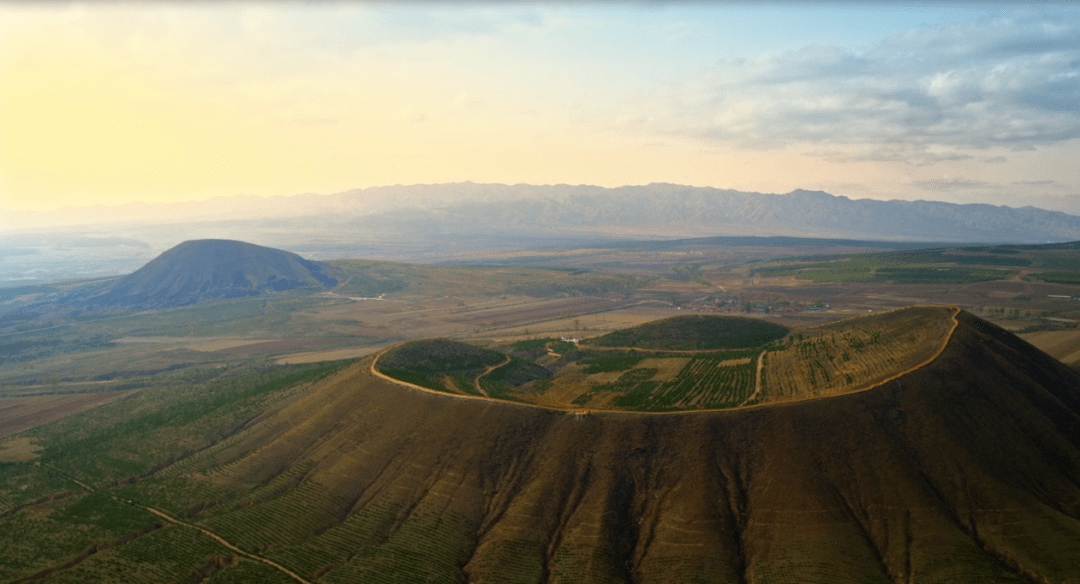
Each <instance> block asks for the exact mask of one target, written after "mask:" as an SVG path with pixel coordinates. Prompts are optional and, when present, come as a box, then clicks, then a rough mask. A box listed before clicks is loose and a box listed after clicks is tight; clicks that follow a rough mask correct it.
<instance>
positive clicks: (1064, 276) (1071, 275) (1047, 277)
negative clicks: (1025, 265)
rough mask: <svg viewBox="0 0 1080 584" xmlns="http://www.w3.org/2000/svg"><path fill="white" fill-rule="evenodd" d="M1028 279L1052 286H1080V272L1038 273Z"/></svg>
mask: <svg viewBox="0 0 1080 584" xmlns="http://www.w3.org/2000/svg"><path fill="white" fill-rule="evenodd" d="M1028 278H1031V279H1033V280H1042V281H1043V282H1049V283H1051V284H1080V272H1037V273H1034V274H1031V275H1029V276H1028Z"/></svg>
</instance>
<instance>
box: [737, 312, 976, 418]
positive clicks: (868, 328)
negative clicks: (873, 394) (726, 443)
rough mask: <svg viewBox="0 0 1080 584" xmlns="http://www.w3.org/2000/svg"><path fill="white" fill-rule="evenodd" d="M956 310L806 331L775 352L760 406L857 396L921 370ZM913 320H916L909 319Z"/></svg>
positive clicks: (767, 369) (767, 367) (890, 315)
mask: <svg viewBox="0 0 1080 584" xmlns="http://www.w3.org/2000/svg"><path fill="white" fill-rule="evenodd" d="M952 312H953V310H952V309H950V308H941V309H939V310H925V309H924V310H922V311H912V310H906V309H902V310H898V311H894V313H888V314H883V315H881V317H880V318H876V319H863V320H861V325H860V326H846V325H845V324H844V323H834V324H832V325H828V326H825V327H821V328H818V329H808V330H803V331H800V332H799V333H796V334H795V335H793V336H790V337H788V345H787V346H786V347H784V348H782V349H779V350H775V351H769V354H768V359H767V360H766V365H765V371H764V372H763V373H764V375H763V377H764V379H766V380H767V381H766V382H765V383H763V389H762V395H761V396H760V397H759V399H758V400H757V401H758V402H769V401H782V400H786V399H795V398H807V397H818V396H825V395H833V394H838V393H845V392H849V391H854V390H856V389H859V388H862V387H867V386H870V385H873V384H875V383H878V382H880V381H883V380H885V379H887V378H889V377H892V376H894V375H896V374H898V373H900V372H902V371H906V370H908V369H910V368H912V367H915V366H917V365H919V364H921V363H923V362H925V361H926V360H928V359H930V358H931V357H933V356H934V355H936V354H937V353H938V351H939V350H940V349H941V348H942V347H943V346H944V344H945V343H946V342H947V341H948V338H949V334H950V333H951V331H952V325H953V324H955V321H954V320H953V319H951V318H947V316H948V315H949V314H951V313H952ZM905 314H906V315H907V316H912V315H914V316H913V317H911V318H905Z"/></svg>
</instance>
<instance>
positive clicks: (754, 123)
mask: <svg viewBox="0 0 1080 584" xmlns="http://www.w3.org/2000/svg"><path fill="white" fill-rule="evenodd" d="M1078 96H1080V9H1078V8H1077V7H1075V6H1073V5H1068V4H1063V5H1047V4H1032V5H1010V4H1003V3H990V4H985V5H983V4H978V3H974V2H964V3H956V4H946V5H936V4H903V3H886V4H884V5H883V6H877V7H874V6H866V5H862V4H856V3H836V4H805V5H804V4H785V3H779V4H764V5H754V4H734V3H733V4H727V3H718V4H715V5H714V4H708V3H685V4H683V3H658V4H651V3H632V4H620V3H597V4H588V5H570V4H538V5H530V4H516V3H511V4H508V5H502V4H482V3H481V4H465V5H455V4H444V3H436V4H412V3H406V4H405V5H403V6H399V5H391V4H381V3H349V2H343V3H338V2H329V3H315V4H286V3H266V4H260V3H248V2H237V3H229V2H226V3H221V4H195V5H184V4H179V3H177V4H172V3H161V4H136V3H117V4H100V3H93V4H78V3H76V4H64V3H47V4H46V5H45V6H41V7H38V6H34V5H32V4H30V3H10V4H3V3H0V208H8V209H30V210H47V209H54V208H58V207H61V206H65V205H86V204H98V203H103V204H120V203H127V202H132V201H148V202H154V201H183V200H199V199H206V198H209V197H214V196H227V195H238V194H253V195H263V196H268V195H292V194H299V193H304V192H319V193H332V192H340V191H344V190H348V189H352V188H359V187H368V186H378V185H388V184H399V183H400V184H413V183H443V182H457V181H465V180H471V181H475V182H500V183H509V184H513V183H533V184H554V183H570V184H596V185H602V186H620V185H626V184H647V183H651V182H672V183H680V184H689V185H697V186H714V187H719V188H734V189H740V190H752V191H762V192H788V191H791V190H793V189H797V188H804V189H821V190H826V191H828V192H831V193H833V194H837V195H845V196H848V197H851V198H866V197H870V198H902V199H935V200H946V201H954V202H964V203H966V202H986V203H992V204H1007V205H1010V206H1023V205H1035V206H1040V207H1044V208H1050V209H1061V210H1067V211H1068V210H1072V212H1080V202H1077V200H1078V199H1080V164H1078V163H1077V161H1078V160H1080V148H1078V144H1080V141H1078V138H1080V99H1078Z"/></svg>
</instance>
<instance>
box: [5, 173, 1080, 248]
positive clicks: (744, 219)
mask: <svg viewBox="0 0 1080 584" xmlns="http://www.w3.org/2000/svg"><path fill="white" fill-rule="evenodd" d="M5 214H6V215H7V216H8V219H9V221H10V222H11V225H19V226H22V227H25V226H34V225H45V224H52V225H75V224H78V223H83V224H93V223H108V222H112V223H116V221H117V218H123V219H122V220H123V221H127V222H136V223H169V224H194V223H197V224H206V223H208V222H216V223H220V222H225V221H229V222H236V221H240V222H243V224H244V229H245V236H244V237H243V238H244V239H249V240H250V239H259V240H260V241H266V240H265V239H264V238H255V237H252V236H251V235H250V234H251V233H252V231H255V232H261V233H266V234H275V235H276V236H278V237H279V238H280V237H285V235H284V234H282V228H283V227H284V226H286V225H287V226H288V227H289V230H290V231H292V232H293V233H295V230H296V229H301V230H304V231H311V232H312V233H318V234H319V235H321V236H323V237H328V236H329V237H336V239H338V240H341V239H347V238H348V236H349V235H350V234H352V235H353V236H354V237H366V238H378V237H385V236H388V235H402V234H408V235H410V236H411V237H415V238H421V239H423V238H428V239H432V238H438V237H440V236H446V235H469V236H475V235H485V234H490V235H497V236H500V237H503V238H505V237H514V236H517V237H522V236H539V235H549V236H550V235H559V236H578V237H580V236H582V235H586V234H587V235H593V236H600V235H606V236H620V237H630V238H637V237H652V238H656V237H661V238H666V237H699V236H708V235H789V236H802V237H847V238H861V239H879V240H880V239H889V240H932V241H955V242H1012V243H1046V242H1058V241H1070V240H1077V239H1080V217H1078V216H1075V215H1068V214H1066V213H1061V212H1057V211H1046V210H1043V209H1037V208H1034V207H1023V208H1012V207H1003V206H994V205H986V204H966V205H960V204H955V203H944V202H935V201H901V200H893V201H878V200H871V199H857V200H853V199H849V198H847V197H842V196H834V195H831V194H829V193H825V192H822V191H806V190H795V191H792V192H790V193H787V194H767V193H754V192H743V191H735V190H726V189H716V188H710V187H690V186H683V185H674V184H664V183H657V184H650V185H644V186H626V187H619V188H611V189H609V188H603V187H597V186H587V185H579V186H574V185H545V186H534V185H501V184H475V183H454V184H442V185H411V186H401V185H397V186H387V187H373V188H369V189H357V190H352V191H346V192H343V193H337V194H332V195H315V194H305V195H296V196H292V197H270V198H262V197H252V196H245V197H219V198H216V199H210V200H207V201H198V202H188V203H169V204H143V203H138V204H130V205H123V206H119V207H104V206H98V207H81V208H69V209H66V210H60V211H56V212H52V213H31V212H7V213H5ZM234 227H235V226H234ZM9 229H10V228H9ZM230 237H236V236H235V235H230ZM271 243H273V244H274V245H281V244H280V243H277V242H271Z"/></svg>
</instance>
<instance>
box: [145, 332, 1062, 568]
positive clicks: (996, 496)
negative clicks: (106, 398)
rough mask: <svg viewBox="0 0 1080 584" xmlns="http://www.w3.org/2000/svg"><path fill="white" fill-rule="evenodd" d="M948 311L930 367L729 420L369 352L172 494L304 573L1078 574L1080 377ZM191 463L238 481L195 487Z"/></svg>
mask: <svg viewBox="0 0 1080 584" xmlns="http://www.w3.org/2000/svg"><path fill="white" fill-rule="evenodd" d="M957 320H958V325H957V327H956V329H955V331H954V333H953V334H952V335H951V336H950V338H949V341H948V343H947V345H946V346H945V348H944V350H943V351H941V353H940V354H939V355H938V356H937V357H936V358H935V359H933V360H932V361H931V362H929V364H927V365H925V366H923V367H920V368H918V369H916V370H914V371H912V372H910V373H907V374H905V375H902V376H900V377H898V378H896V379H892V380H890V381H887V382H885V383H884V384H882V385H880V386H877V387H875V388H873V389H871V390H869V391H863V392H859V393H850V394H845V395H837V396H833V397H829V398H826V399H816V400H810V401H802V402H796V403H786V404H778V405H766V406H761V407H756V408H749V409H742V410H734V411H713V412H684V413H674V414H662V415H654V414H635V413H593V414H590V415H584V416H582V415H578V414H574V413H567V412H559V411H554V410H549V409H543V408H537V407H531V406H523V405H517V404H509V403H498V402H492V401H487V400H481V399H475V398H474V399H462V398H459V397H455V396H450V395H443V394H439V393H433V392H426V391H422V390H419V389H414V388H409V387H406V386H403V385H400V384H396V383H393V382H390V381H386V380H383V379H380V378H376V377H373V376H372V375H371V374H370V372H369V369H368V368H369V366H370V362H371V360H370V359H368V360H365V361H362V362H359V363H357V364H356V365H354V366H353V367H352V368H351V369H349V370H346V371H343V372H342V373H340V374H338V375H337V376H336V377H334V378H332V379H330V380H328V381H326V382H324V383H323V384H322V385H320V386H318V387H315V388H313V389H311V390H309V391H305V392H303V393H302V394H298V395H299V397H298V398H296V399H295V400H293V401H291V402H290V403H288V404H282V405H280V406H278V407H277V409H275V411H272V412H270V411H268V412H266V413H265V414H263V415H260V416H259V417H258V418H257V419H255V420H254V421H252V423H250V424H249V425H247V426H246V427H244V428H243V429H242V430H240V431H238V432H237V433H236V434H234V435H232V436H231V437H230V438H229V439H228V440H224V441H222V442H221V443H220V444H218V445H215V446H212V447H210V448H208V449H207V450H204V451H202V452H200V453H199V454H198V458H197V459H195V460H193V461H192V462H187V463H185V465H186V466H183V468H184V469H185V470H183V471H177V472H178V473H179V474H174V475H172V476H174V477H175V478H174V479H169V480H174V481H175V484H176V488H175V489H172V490H170V492H171V493H174V495H173V496H176V497H187V498H189V499H190V501H188V502H189V503H190V504H191V505H192V509H194V510H195V511H197V513H195V514H194V516H193V517H191V518H190V519H189V521H191V522H192V523H194V524H196V525H199V526H201V527H204V528H206V529H210V530H212V531H213V532H215V533H221V534H227V535H228V537H229V538H232V539H233V540H234V541H235V543H236V544H237V545H239V546H240V547H241V548H243V549H246V550H266V551H265V554H266V555H267V557H270V558H272V559H274V560H275V561H277V562H279V563H281V564H283V565H285V566H288V567H290V569H293V570H296V571H297V572H298V573H300V574H301V575H302V576H304V577H307V578H310V579H312V581H314V580H315V579H316V576H317V577H318V581H320V582H339V581H340V582H346V581H363V582H366V581H374V582H381V581H389V580H386V575H387V574H393V575H394V576H395V577H396V578H398V580H399V581H416V582H420V581H431V582H435V581H439V582H442V581H446V582H466V581H467V582H530V583H547V582H552V583H556V582H635V583H642V584H644V583H661V584H664V583H671V584H676V583H679V584H682V583H686V582H719V583H726V582H730V583H732V584H736V583H743V582H771V583H792V584H794V583H799V584H814V583H821V584H835V583H840V582H851V583H854V582H859V583H880V584H890V583H895V582H919V583H951V582H983V583H1021V582H1034V581H1039V582H1043V581H1045V582H1056V583H1064V582H1077V581H1080V374H1078V373H1077V372H1076V371H1073V370H1071V369H1069V368H1067V367H1065V366H1064V365H1062V364H1061V363H1059V362H1058V361H1056V360H1054V359H1053V358H1051V357H1049V356H1047V355H1045V354H1043V353H1041V352H1039V351H1037V350H1035V349H1034V348H1033V347H1031V346H1030V345H1028V344H1026V343H1025V342H1023V341H1021V340H1020V339H1018V338H1017V337H1015V336H1014V335H1011V334H1010V333H1007V332H1006V331H1004V330H1002V329H1000V328H997V327H995V326H993V325H991V324H988V323H986V322H983V321H981V320H979V319H977V318H975V317H973V316H971V315H969V314H967V313H960V314H959V315H958V316H957ZM209 476H213V477H214V478H213V481H214V483H215V484H217V485H219V486H221V485H229V486H230V488H231V489H234V491H233V492H234V493H235V495H234V496H232V497H231V498H225V499H221V498H220V495H218V497H219V499H218V500H215V501H202V500H200V499H199V497H200V496H199V495H198V494H197V492H198V491H197V489H195V488H192V486H193V485H197V484H198V481H200V480H207V481H208V480H210V479H209V478H206V479H203V478H200V477H209ZM161 480H162V481H164V480H165V479H161ZM169 484H172V483H167V482H162V483H160V488H163V489H168V488H169V486H168V485H169ZM258 485H277V486H275V487H274V489H275V490H274V491H273V493H274V494H273V496H272V497H269V496H268V497H265V498H262V499H260V498H259V497H254V498H253V497H251V496H248V495H246V494H245V493H246V492H247V491H248V489H251V488H253V487H257V486H258ZM267 488H269V487H267ZM217 492H220V491H217ZM200 503H208V506H206V507H205V508H202V507H199V506H198V505H199V504H200ZM176 504H177V505H179V504H180V503H176ZM185 504H186V503H185ZM298 510H302V512H301V511H298ZM301 519H302V521H301ZM260 553H263V552H260Z"/></svg>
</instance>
